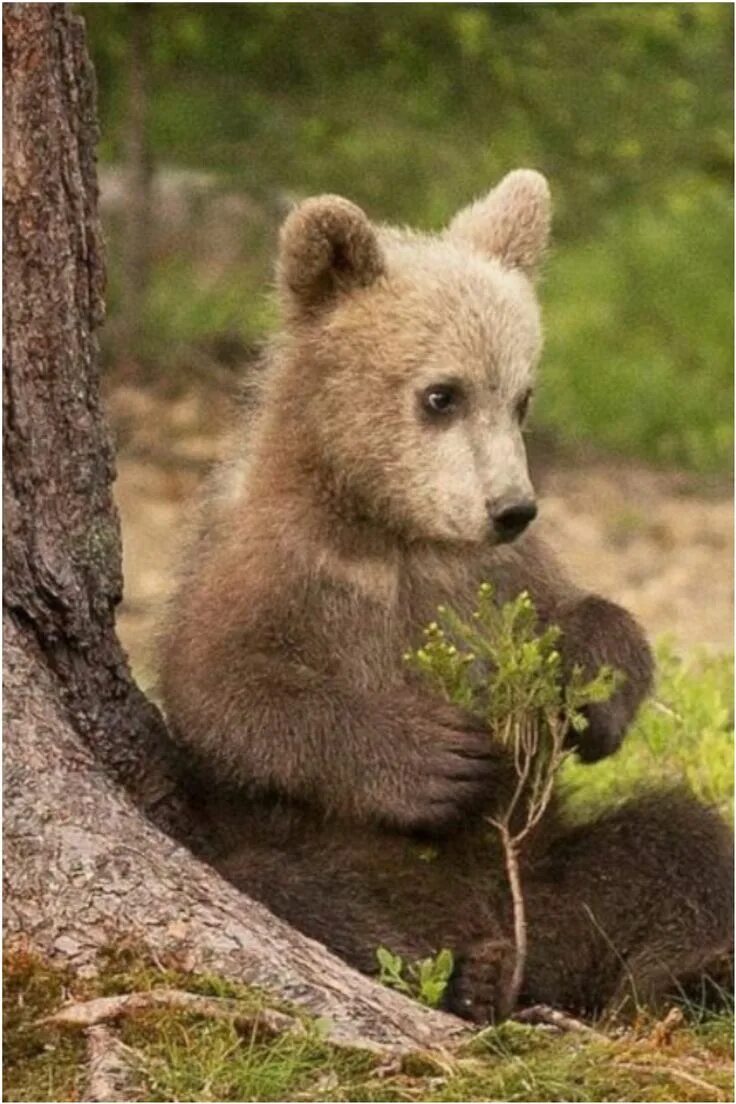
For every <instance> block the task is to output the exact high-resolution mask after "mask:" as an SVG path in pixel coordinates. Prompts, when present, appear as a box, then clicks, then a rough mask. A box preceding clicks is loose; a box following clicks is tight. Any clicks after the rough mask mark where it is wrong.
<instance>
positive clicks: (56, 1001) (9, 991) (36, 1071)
mask: <svg viewBox="0 0 736 1104" xmlns="http://www.w3.org/2000/svg"><path fill="white" fill-rule="evenodd" d="M71 990H72V981H71V978H70V976H69V975H68V974H67V973H65V972H64V971H60V970H54V969H52V968H50V967H48V966H46V965H44V964H43V963H42V962H41V961H40V960H39V959H37V958H35V957H33V956H32V955H29V954H25V953H23V952H16V953H13V954H8V955H6V956H4V958H3V1071H4V1076H3V1099H4V1100H38V1101H41V1100H79V1099H80V1097H81V1093H82V1087H83V1081H84V1072H85V1071H84V1055H85V1044H84V1040H83V1038H82V1037H81V1036H79V1035H70V1034H68V1033H66V1032H62V1031H59V1030H58V1029H55V1028H48V1027H37V1026H35V1021H36V1020H38V1019H39V1018H41V1017H43V1016H45V1015H48V1014H49V1013H50V1012H53V1011H54V1010H55V1009H56V1008H58V1007H59V1005H60V1004H61V1003H62V1001H64V1000H65V999H66V998H67V997H68V995H69V993H70V992H71Z"/></svg>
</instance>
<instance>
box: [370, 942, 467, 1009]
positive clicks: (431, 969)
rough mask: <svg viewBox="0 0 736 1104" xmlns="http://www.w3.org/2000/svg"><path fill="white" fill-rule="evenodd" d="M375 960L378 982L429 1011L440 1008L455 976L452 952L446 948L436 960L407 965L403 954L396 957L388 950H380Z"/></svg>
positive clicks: (384, 948) (424, 960)
mask: <svg viewBox="0 0 736 1104" xmlns="http://www.w3.org/2000/svg"><path fill="white" fill-rule="evenodd" d="M376 958H377V959H378V965H379V967H380V972H379V975H378V980H379V981H380V982H381V984H382V985H387V986H388V987H389V988H390V989H398V991H399V992H400V993H405V994H406V995H407V996H408V997H413V998H414V1000H418V1001H419V1002H420V1004H426V1005H427V1006H428V1007H429V1008H439V1005H440V1003H441V1001H442V998H443V996H444V994H445V989H446V988H447V983H448V982H449V980H450V977H451V976H452V970H453V967H454V960H453V957H452V951H450V950H448V949H447V948H446V947H444V948H443V949H442V950H441V951H439V952H438V954H436V955H434V957H432V956H430V957H429V958H421V959H419V960H418V961H417V962H410V963H404V960H403V958H402V957H401V955H398V954H394V953H393V952H392V951H390V950H389V949H388V948H387V947H379V948H378V950H377V951H376Z"/></svg>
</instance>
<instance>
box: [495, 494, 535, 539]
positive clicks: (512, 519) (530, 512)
mask: <svg viewBox="0 0 736 1104" xmlns="http://www.w3.org/2000/svg"><path fill="white" fill-rule="evenodd" d="M536 516H537V504H536V502H534V501H533V500H532V499H527V500H526V501H525V502H514V503H513V505H511V506H503V507H502V508H501V509H498V508H497V509H496V510H491V524H492V526H493V532H494V533H495V536H496V540H497V541H499V543H501V544H504V543H506V542H507V541H512V540H515V539H516V537H518V536H519V534H520V533H523V532H524V530H525V529H526V527H527V525H528V524H529V522H530V521H534V519H535V517H536Z"/></svg>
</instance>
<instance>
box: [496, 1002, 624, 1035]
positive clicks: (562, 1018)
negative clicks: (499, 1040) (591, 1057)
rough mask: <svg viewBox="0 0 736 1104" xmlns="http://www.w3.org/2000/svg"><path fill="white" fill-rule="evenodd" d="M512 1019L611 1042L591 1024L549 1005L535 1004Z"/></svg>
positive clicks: (515, 1014) (517, 1013) (523, 1009)
mask: <svg viewBox="0 0 736 1104" xmlns="http://www.w3.org/2000/svg"><path fill="white" fill-rule="evenodd" d="M512 1019H514V1020H515V1021H516V1022H517V1023H523V1024H532V1025H536V1024H546V1025H548V1026H549V1027H556V1028H557V1029H558V1031H565V1032H571V1031H576V1032H579V1033H580V1034H582V1035H588V1036H590V1037H592V1038H595V1039H601V1040H603V1039H605V1040H606V1041H607V1042H608V1041H609V1039H608V1036H607V1035H604V1034H603V1032H602V1031H597V1030H596V1028H594V1027H591V1026H590V1024H586V1023H584V1022H583V1021H582V1020H578V1019H576V1018H575V1017H574V1016H568V1014H567V1013H566V1012H560V1011H559V1009H557V1008H552V1007H551V1006H550V1005H549V1004H533V1005H531V1006H530V1007H529V1008H522V1009H521V1010H520V1011H519V1012H515V1013H514V1015H513V1017H512Z"/></svg>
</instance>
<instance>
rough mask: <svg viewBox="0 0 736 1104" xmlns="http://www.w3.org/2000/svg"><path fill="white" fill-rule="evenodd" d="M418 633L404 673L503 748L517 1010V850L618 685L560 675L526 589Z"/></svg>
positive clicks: (500, 824) (552, 636)
mask: <svg viewBox="0 0 736 1104" xmlns="http://www.w3.org/2000/svg"><path fill="white" fill-rule="evenodd" d="M438 618H439V619H438V621H433V622H432V624H431V625H429V626H428V627H427V628H426V629H425V631H424V636H425V642H424V644H423V645H422V647H421V648H419V649H417V650H416V651H409V652H407V653H406V656H405V658H406V660H407V662H408V663H409V664H410V665H411V667H412V668H413V669H414V670H416V671H417V672H418V673H419V674H420V675H421V676H422V677H424V678H425V679H427V681H428V682H429V683H430V684H431V685H432V686H433V687H434V689H435V690H436V691H438V692H439V693H440V694H442V696H443V697H445V698H446V699H447V701H449V702H452V703H453V704H455V705H458V706H461V707H462V708H464V709H466V710H468V711H470V712H471V713H474V714H476V715H477V716H478V717H480V718H482V719H483V721H484V722H485V723H486V724H487V725H488V729H489V738H490V739H492V740H494V741H496V742H500V743H501V744H502V745H503V746H504V747H506V748H508V749H509V751H510V753H511V756H512V758H513V763H514V767H515V772H516V779H517V781H516V786H515V788H514V790H513V793H512V795H511V797H510V799H509V802H508V804H507V805H506V807H505V808H503V809H500V810H499V811H498V812H497V813H496V814H495V815H494V816H493V817H489V818H488V821H489V823H490V824H491V825H492V826H493V827H494V828H495V829H496V830H497V831H498V833H499V836H500V838H501V843H502V846H503V850H504V856H505V861H506V873H507V876H508V881H509V888H510V891H511V896H512V902H513V915H514V940H515V946H516V962H515V965H514V971H513V974H512V978H511V981H510V983H509V992H508V993H507V994H506V1003H507V1005H508V1006H509V1007H511V1006H513V1004H514V1003H515V1001H516V999H517V997H518V994H519V991H520V989H521V983H522V980H523V974H524V968H525V964H526V956H527V926H526V912H525V906H524V896H523V892H522V885H521V872H520V861H519V857H520V851H521V848H522V846H523V844H524V842H525V841H526V840H527V838H528V837H529V835H530V833H531V832H532V831H533V830H534V828H535V827H536V826H537V824H538V823H539V821H540V820H541V818H542V815H543V814H544V811H545V809H546V808H547V806H548V805H549V802H550V799H551V797H552V791H553V788H554V784H555V780H556V777H557V773H558V771H559V769H560V767H561V766H562V764H563V762H564V760H565V759H566V757H567V754H568V750H567V745H568V742H569V741H568V736H569V735H570V734H571V733H572V732H581V731H582V730H583V729H584V728H585V726H586V724H587V721H586V718H585V716H584V713H583V709H584V707H585V706H586V705H591V704H593V703H595V702H603V701H606V700H607V699H608V698H609V697H610V696H611V694H612V693H613V691H614V690H615V688H616V686H617V685H618V683H619V680H620V678H621V676H620V675H618V674H617V673H616V672H614V671H613V670H612V669H611V668H610V667H602V668H601V669H600V670H599V671H598V672H597V674H596V675H595V676H594V677H593V678H589V677H587V676H586V675H585V674H584V672H583V670H582V668H580V667H579V666H574V667H573V668H572V670H571V671H565V670H564V669H563V663H562V655H561V653H560V650H559V648H558V642H559V638H560V629H559V628H558V627H557V626H555V625H550V626H548V627H546V628H540V625H539V620H538V617H537V612H536V610H535V608H534V604H533V602H532V600H531V598H530V596H529V594H528V593H527V592H526V591H523V592H522V593H521V594H519V595H518V596H517V597H516V598H514V599H513V600H512V601H510V602H507V603H505V604H499V603H498V602H497V601H496V600H495V595H494V592H493V587H492V586H491V585H490V583H482V584H481V586H480V588H479V591H478V599H477V606H476V609H475V610H474V612H473V613H472V615H471V618H470V619H469V620H464V619H463V618H462V617H460V616H459V615H458V614H457V613H456V612H454V611H453V610H451V609H448V608H446V607H444V606H440V607H439V608H438Z"/></svg>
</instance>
